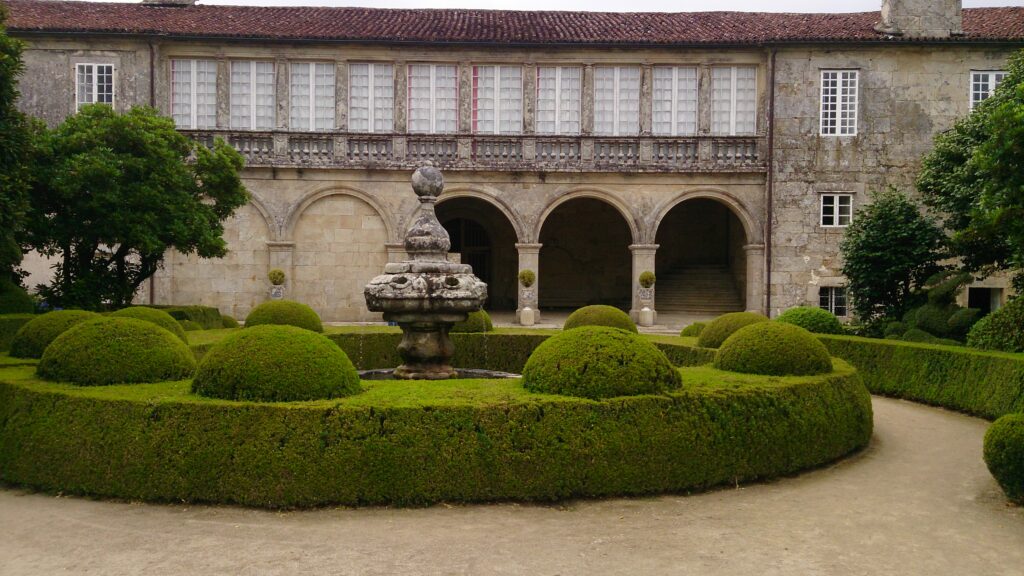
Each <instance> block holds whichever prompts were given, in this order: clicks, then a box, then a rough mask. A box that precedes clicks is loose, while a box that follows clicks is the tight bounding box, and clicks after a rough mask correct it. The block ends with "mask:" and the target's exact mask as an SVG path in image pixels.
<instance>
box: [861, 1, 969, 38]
mask: <svg viewBox="0 0 1024 576" xmlns="http://www.w3.org/2000/svg"><path fill="white" fill-rule="evenodd" d="M875 30H876V31H877V32H880V33H882V34H886V35H889V36H903V37H905V38H949V37H950V36H960V35H962V34H963V33H964V32H963V14H962V9H961V5H960V0H882V21H881V22H879V23H878V24H875Z"/></svg>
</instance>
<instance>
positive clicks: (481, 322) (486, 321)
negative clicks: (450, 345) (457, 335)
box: [451, 310, 494, 332]
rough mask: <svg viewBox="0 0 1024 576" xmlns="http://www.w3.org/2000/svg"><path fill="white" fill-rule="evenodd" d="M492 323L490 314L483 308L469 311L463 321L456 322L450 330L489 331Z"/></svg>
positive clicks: (491, 328)
mask: <svg viewBox="0 0 1024 576" xmlns="http://www.w3.org/2000/svg"><path fill="white" fill-rule="evenodd" d="M493 330H494V324H493V323H492V322H491V315H490V314H488V313H487V312H486V311H485V310H477V311H475V312H470V313H469V316H468V317H467V318H466V320H465V321H463V322H456V323H455V325H454V326H452V329H451V332H491V331H493Z"/></svg>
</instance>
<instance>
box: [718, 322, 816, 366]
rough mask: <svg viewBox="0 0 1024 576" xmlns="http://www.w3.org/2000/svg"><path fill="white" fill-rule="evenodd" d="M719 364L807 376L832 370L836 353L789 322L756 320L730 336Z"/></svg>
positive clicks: (720, 351)
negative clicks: (831, 352) (830, 352)
mask: <svg viewBox="0 0 1024 576" xmlns="http://www.w3.org/2000/svg"><path fill="white" fill-rule="evenodd" d="M715 368H718V369H719V370H729V371H730V372H742V373H744V374H764V375H767V376H806V375H810V374H826V373H828V372H831V371H832V357H831V356H830V355H829V353H828V349H827V348H825V345H824V344H822V343H821V341H820V340H818V339H817V338H816V337H815V336H814V334H811V333H810V332H809V331H807V330H804V329H803V328H801V327H799V326H795V325H793V324H787V323H785V322H756V323H754V324H749V325H747V326H744V327H743V328H740V329H739V330H737V331H736V332H735V333H733V335H732V336H729V338H727V339H726V340H725V342H723V343H722V346H721V347H720V348H719V349H718V354H717V355H715Z"/></svg>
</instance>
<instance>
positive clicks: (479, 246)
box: [435, 197, 519, 310]
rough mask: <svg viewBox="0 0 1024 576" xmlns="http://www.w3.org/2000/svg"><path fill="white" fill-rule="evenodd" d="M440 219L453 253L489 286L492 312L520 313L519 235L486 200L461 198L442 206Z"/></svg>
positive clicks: (438, 215)
mask: <svg viewBox="0 0 1024 576" xmlns="http://www.w3.org/2000/svg"><path fill="white" fill-rule="evenodd" d="M435 211H436V212H437V219H438V220H440V222H441V225H442V226H444V229H445V230H447V231H448V236H449V237H450V238H451V241H452V247H451V253H452V254H457V255H458V257H459V259H460V261H461V262H462V263H463V264H469V265H470V266H472V267H473V273H474V274H476V276H477V278H480V279H481V280H483V281H484V282H486V283H487V302H486V303H485V304H484V307H485V308H486V309H488V310H515V309H516V273H517V272H516V268H517V267H518V261H519V255H518V254H517V253H516V231H515V228H513V226H512V224H511V223H510V222H509V221H508V218H506V217H505V215H504V214H503V213H502V212H501V210H499V209H498V208H497V207H495V206H494V205H493V204H491V203H489V202H487V201H486V200H481V199H479V198H471V197H458V198H452V199H451V200H444V199H443V198H442V201H441V202H438V204H437V207H436V210H435Z"/></svg>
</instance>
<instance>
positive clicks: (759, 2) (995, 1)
mask: <svg viewBox="0 0 1024 576" xmlns="http://www.w3.org/2000/svg"><path fill="white" fill-rule="evenodd" d="M102 1H108V0H102ZM109 1H114V0H109ZM120 1H124V0H120ZM199 3H200V4H243V5H250V6H251V5H265V6H372V7H376V8H489V9H505V10H593V11H608V12H625V11H633V12H692V11H705V10H742V11H750V12H869V11H875V10H878V9H879V7H880V6H881V5H882V0H819V1H816V2H814V1H810V0H771V1H769V2H766V1H765V0H717V1H714V0H713V1H710V2H709V1H707V0H199ZM963 5H964V8H973V7H978V6H1024V0H963Z"/></svg>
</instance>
